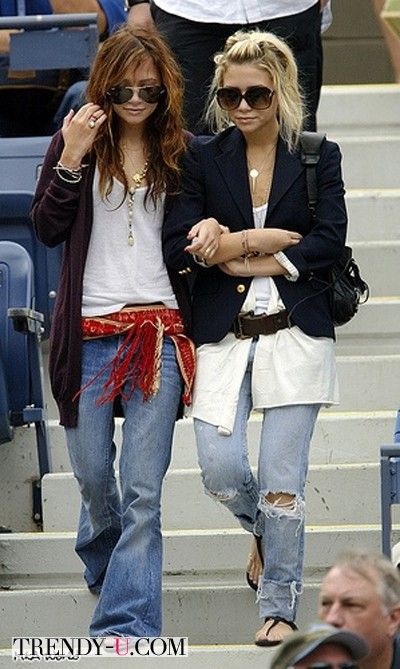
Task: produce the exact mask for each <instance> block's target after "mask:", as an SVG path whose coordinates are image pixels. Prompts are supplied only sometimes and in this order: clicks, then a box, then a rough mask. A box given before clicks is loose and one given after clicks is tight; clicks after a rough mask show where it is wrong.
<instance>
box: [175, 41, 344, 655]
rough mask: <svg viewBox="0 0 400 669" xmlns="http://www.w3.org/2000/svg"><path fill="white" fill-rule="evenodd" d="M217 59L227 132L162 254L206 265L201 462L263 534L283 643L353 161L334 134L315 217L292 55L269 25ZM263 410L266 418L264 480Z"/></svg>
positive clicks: (189, 185) (321, 166)
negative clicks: (253, 447)
mask: <svg viewBox="0 0 400 669" xmlns="http://www.w3.org/2000/svg"><path fill="white" fill-rule="evenodd" d="M215 63H216V69H215V77H214V82H213V88H212V91H211V104H210V108H209V116H210V117H211V118H212V120H213V121H214V122H215V124H216V128H217V130H218V131H219V132H218V134H216V135H215V136H213V137H199V138H195V139H194V140H193V141H192V143H191V146H190V148H189V150H188V152H187V154H186V157H185V161H184V179H183V192H182V194H181V196H180V197H179V198H178V199H177V201H176V203H175V205H174V207H173V209H172V211H171V212H170V213H169V215H168V217H167V221H166V225H165V227H164V248H165V251H164V253H165V257H166V260H167V263H170V264H171V265H172V266H174V267H175V268H176V269H178V270H182V269H185V267H186V266H187V269H186V271H188V269H192V270H193V268H196V275H195V281H194V286H193V300H192V319H193V322H192V326H193V329H192V333H193V337H194V340H195V343H196V345H197V364H198V367H197V373H196V374H197V375H196V382H195V390H194V403H193V411H192V415H193V417H194V423H195V431H196V438H197V446H198V456H199V463H200V467H201V470H202V477H203V482H204V486H205V489H206V492H207V493H208V494H209V495H210V496H211V497H213V498H215V499H217V500H219V501H220V502H221V503H222V504H223V505H224V506H226V507H227V508H228V509H229V510H230V511H231V512H232V513H233V514H234V515H235V516H236V518H237V519H238V521H239V522H240V524H241V525H242V527H243V528H245V529H246V530H248V531H249V532H252V533H253V534H254V537H255V538H254V542H253V548H252V553H251V557H250V560H249V565H248V570H247V578H248V581H249V583H250V585H251V586H252V587H253V588H254V589H257V590H258V595H257V601H258V604H259V612H260V617H261V618H262V619H263V624H262V625H261V627H260V629H259V630H258V631H257V633H256V637H255V643H256V644H258V645H261V646H273V645H276V644H278V643H280V642H281V641H282V640H283V638H284V637H285V636H287V635H288V634H290V633H291V632H292V630H294V629H295V628H296V625H295V622H294V621H295V618H296V610H297V604H298V597H299V594H300V592H301V589H302V566H303V547H304V514H305V504H304V487H305V479H306V474H307V465H308V451H309V444H310V440H311V436H312V433H313V429H314V424H315V421H316V418H317V415H318V411H319V409H320V407H321V405H329V404H333V403H336V402H337V384H336V368H335V358H334V328H333V324H332V318H331V313H330V306H329V299H328V295H327V293H326V292H325V293H321V292H318V288H319V287H320V285H319V279H324V280H325V279H326V278H327V271H328V270H329V268H330V266H331V265H332V264H333V263H334V262H335V260H336V259H337V258H338V256H340V253H341V251H342V248H343V245H344V242H345V236H346V227H347V217H346V210H345V204H344V197H343V196H344V189H343V182H342V177H341V167H340V162H341V156H340V152H339V149H338V147H337V145H336V144H334V143H332V142H328V141H325V142H324V143H323V146H322V149H321V157H320V161H319V163H318V165H317V180H318V203H317V205H316V211H315V217H313V215H312V212H311V211H310V209H309V207H308V200H307V188H306V174H305V168H304V166H303V164H302V162H301V158H300V152H299V146H298V143H299V134H300V131H301V128H302V123H303V105H302V98H301V94H300V91H299V86H298V81H297V68H296V64H295V61H294V57H293V54H292V52H291V50H290V49H289V47H288V46H287V45H286V44H285V43H284V42H283V41H282V40H280V39H279V38H277V37H275V36H274V35H273V34H271V33H262V32H254V31H253V32H248V33H245V32H238V33H236V34H235V35H233V36H232V37H230V38H229V39H228V41H227V42H226V45H225V48H224V51H223V52H222V53H220V54H218V55H217V56H216V57H215ZM252 409H259V410H261V411H262V412H263V423H262V432H261V439H260V450H259V458H258V473H257V476H254V475H253V473H252V470H251V468H250V465H249V460H248V452H247V440H246V426H247V421H248V418H249V415H250V412H251V410H252Z"/></svg>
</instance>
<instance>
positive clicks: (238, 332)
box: [233, 311, 254, 339]
mask: <svg viewBox="0 0 400 669" xmlns="http://www.w3.org/2000/svg"><path fill="white" fill-rule="evenodd" d="M246 316H254V311H246V313H244V314H238V315H237V316H236V318H235V320H234V321H233V334H234V335H235V337H236V339H252V335H246V334H244V332H243V325H242V321H243V320H244V319H245V317H246Z"/></svg>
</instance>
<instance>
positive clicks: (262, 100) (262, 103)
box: [243, 86, 273, 109]
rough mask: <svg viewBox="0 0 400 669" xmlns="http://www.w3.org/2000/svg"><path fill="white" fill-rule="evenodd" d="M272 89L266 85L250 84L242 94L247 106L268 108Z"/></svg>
mask: <svg viewBox="0 0 400 669" xmlns="http://www.w3.org/2000/svg"><path fill="white" fill-rule="evenodd" d="M272 96H273V91H271V89H270V88H267V87H266V86H252V87H251V88H248V89H247V91H246V93H245V94H244V96H243V97H244V99H245V100H246V102H247V104H248V105H249V107H252V108H253V109H268V107H270V106H271V102H272Z"/></svg>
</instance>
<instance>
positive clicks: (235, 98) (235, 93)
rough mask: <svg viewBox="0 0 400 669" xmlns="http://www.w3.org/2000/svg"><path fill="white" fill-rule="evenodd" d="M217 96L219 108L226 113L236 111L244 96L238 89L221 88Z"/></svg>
mask: <svg viewBox="0 0 400 669" xmlns="http://www.w3.org/2000/svg"><path fill="white" fill-rule="evenodd" d="M216 96H217V102H218V104H219V106H220V107H221V109H224V110H225V111H231V110H232V109H236V108H237V107H239V105H240V102H241V100H242V94H241V92H240V91H239V89H238V88H219V89H218V90H217V94H216Z"/></svg>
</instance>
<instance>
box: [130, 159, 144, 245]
mask: <svg viewBox="0 0 400 669" xmlns="http://www.w3.org/2000/svg"><path fill="white" fill-rule="evenodd" d="M148 168H149V161H148V160H146V162H145V164H144V165H143V167H142V169H141V170H140V172H136V174H133V175H132V181H133V183H134V184H135V185H134V186H131V187H130V188H128V244H129V246H133V245H134V243H135V240H134V237H133V203H134V201H135V193H136V190H137V189H138V188H139V186H140V184H141V183H142V181H143V179H144V178H145V176H146V174H147V170H148Z"/></svg>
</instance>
